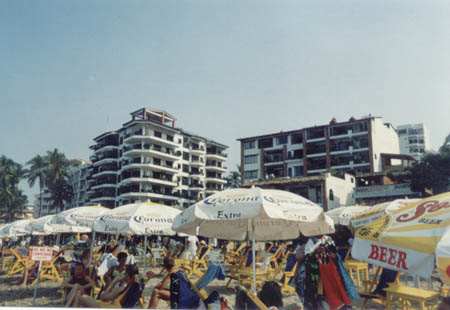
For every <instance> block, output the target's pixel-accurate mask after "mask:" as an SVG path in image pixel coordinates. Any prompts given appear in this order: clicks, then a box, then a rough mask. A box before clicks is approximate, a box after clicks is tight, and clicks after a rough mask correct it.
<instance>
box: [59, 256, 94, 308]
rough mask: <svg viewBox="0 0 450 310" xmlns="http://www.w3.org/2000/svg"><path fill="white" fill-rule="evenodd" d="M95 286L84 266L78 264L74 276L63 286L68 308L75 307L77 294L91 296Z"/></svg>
mask: <svg viewBox="0 0 450 310" xmlns="http://www.w3.org/2000/svg"><path fill="white" fill-rule="evenodd" d="M94 286H95V282H94V281H93V280H92V279H91V278H90V277H89V276H88V275H87V273H86V269H85V268H84V266H83V264H82V263H79V262H76V263H75V268H74V272H73V274H72V276H71V277H70V279H68V280H65V281H64V282H63V284H62V287H63V288H64V292H65V296H66V300H65V304H66V307H70V306H72V305H73V303H74V301H75V296H76V295H77V294H79V293H81V294H86V295H90V294H91V289H92V288H93V287H94Z"/></svg>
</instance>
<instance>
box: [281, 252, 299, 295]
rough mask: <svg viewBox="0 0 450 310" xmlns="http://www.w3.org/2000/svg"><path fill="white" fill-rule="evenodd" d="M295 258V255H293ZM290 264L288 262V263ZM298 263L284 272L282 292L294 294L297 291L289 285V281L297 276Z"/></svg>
mask: <svg viewBox="0 0 450 310" xmlns="http://www.w3.org/2000/svg"><path fill="white" fill-rule="evenodd" d="M293 257H294V259H295V255H294V256H293ZM286 265H287V266H288V264H287V263H286ZM297 265H298V262H297V261H296V262H295V264H294V266H293V267H292V268H287V269H285V270H284V272H283V277H282V279H283V285H282V286H281V292H282V293H283V294H286V295H292V294H294V293H295V288H293V287H292V286H290V285H289V281H290V280H291V279H292V278H293V277H295V274H296V272H297Z"/></svg>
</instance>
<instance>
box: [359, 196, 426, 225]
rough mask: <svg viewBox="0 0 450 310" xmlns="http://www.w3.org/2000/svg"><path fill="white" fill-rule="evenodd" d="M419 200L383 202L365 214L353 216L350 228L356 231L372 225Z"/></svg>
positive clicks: (370, 208)
mask: <svg viewBox="0 0 450 310" xmlns="http://www.w3.org/2000/svg"><path fill="white" fill-rule="evenodd" d="M419 200H420V199H396V200H392V201H388V202H383V203H379V204H376V205H374V206H372V207H369V208H368V209H367V210H366V211H365V212H362V213H359V214H355V215H354V216H353V217H352V218H351V220H350V223H351V227H352V228H353V229H357V228H359V227H361V226H364V225H367V224H369V223H372V222H373V221H375V220H377V219H379V218H380V217H382V216H384V215H385V214H390V213H392V212H394V211H396V210H398V209H400V208H402V207H404V206H406V205H408V204H413V203H416V202H418V201H419Z"/></svg>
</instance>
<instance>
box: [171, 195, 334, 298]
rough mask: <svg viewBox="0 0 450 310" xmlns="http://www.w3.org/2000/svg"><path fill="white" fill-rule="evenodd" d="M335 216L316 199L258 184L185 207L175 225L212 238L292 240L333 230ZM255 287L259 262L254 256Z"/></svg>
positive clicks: (184, 230)
mask: <svg viewBox="0 0 450 310" xmlns="http://www.w3.org/2000/svg"><path fill="white" fill-rule="evenodd" d="M333 226H334V224H333V220H331V219H330V218H329V217H328V216H326V215H325V214H324V212H323V209H322V208H321V207H320V206H318V205H316V204H314V203H313V202H311V201H309V200H307V199H305V198H303V197H301V196H298V195H295V194H293V193H290V192H286V191H281V190H265V189H260V188H257V187H252V188H248V189H242V188H241V189H229V190H226V191H222V192H219V193H216V194H214V195H212V196H210V197H208V198H206V199H204V200H202V201H200V202H198V203H196V204H194V205H192V206H191V207H189V208H188V209H186V210H184V211H183V212H182V213H181V214H180V215H178V216H177V217H176V218H175V222H174V225H173V229H174V230H175V231H177V232H183V233H187V234H190V235H195V234H196V232H197V229H198V235H200V236H203V237H209V238H218V239H226V240H252V253H253V257H255V241H265V240H289V239H295V238H297V237H299V235H300V234H303V235H306V236H313V235H322V234H328V233H332V232H334V227H333ZM252 267H253V290H255V289H256V286H255V283H256V278H255V277H256V266H255V260H253V266H252Z"/></svg>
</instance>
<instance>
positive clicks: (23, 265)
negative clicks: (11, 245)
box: [8, 249, 35, 276]
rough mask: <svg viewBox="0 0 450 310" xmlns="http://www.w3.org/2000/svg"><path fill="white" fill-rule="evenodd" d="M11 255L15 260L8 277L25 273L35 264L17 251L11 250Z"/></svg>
mask: <svg viewBox="0 0 450 310" xmlns="http://www.w3.org/2000/svg"><path fill="white" fill-rule="evenodd" d="M10 252H11V254H12V255H13V256H14V258H15V260H14V263H13V264H12V266H11V269H10V270H9V271H8V276H12V275H15V274H18V273H23V272H24V271H25V269H27V270H29V269H31V268H33V266H34V265H35V262H34V261H32V260H31V258H30V257H28V256H22V255H21V254H20V253H19V252H18V251H17V249H10Z"/></svg>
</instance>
